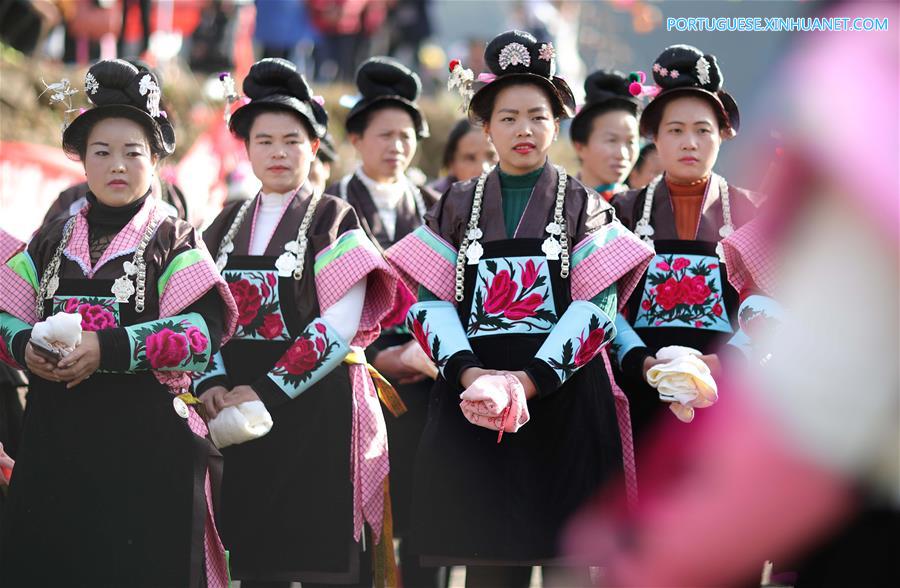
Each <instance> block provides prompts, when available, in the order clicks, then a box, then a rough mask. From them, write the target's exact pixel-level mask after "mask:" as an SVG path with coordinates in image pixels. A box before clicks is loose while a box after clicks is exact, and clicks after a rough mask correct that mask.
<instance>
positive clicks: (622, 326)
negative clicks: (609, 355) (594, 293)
mask: <svg viewBox="0 0 900 588" xmlns="http://www.w3.org/2000/svg"><path fill="white" fill-rule="evenodd" d="M615 324H616V337H615V339H613V341H612V343H610V348H611V349H612V351H613V352H614V354H615V360H616V362H617V363H618V364H619V365H620V366H621V365H622V364H623V362H624V360H625V356H626V355H628V353H629V352H630V351H631V350H632V349H637V348H638V347H646V346H647V345H646V344H645V343H644V341H643V340H642V339H641V337H640V335H638V334H637V332H635V330H634V329H633V328H632V326H631V325H630V324H629V323H628V321H627V320H625V317H624V316H622V314H621V313H619V314H617V315H616V322H615Z"/></svg>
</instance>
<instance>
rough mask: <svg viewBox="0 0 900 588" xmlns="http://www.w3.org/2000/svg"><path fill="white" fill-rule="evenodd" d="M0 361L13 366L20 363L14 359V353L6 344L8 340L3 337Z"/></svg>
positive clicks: (0, 346) (0, 341) (0, 340)
mask: <svg viewBox="0 0 900 588" xmlns="http://www.w3.org/2000/svg"><path fill="white" fill-rule="evenodd" d="M0 361H2V362H3V363H7V364H9V365H13V366H18V365H19V364H17V363H16V360H15V359H13V356H12V353H10V352H9V347H7V346H6V341H4V340H3V339H0Z"/></svg>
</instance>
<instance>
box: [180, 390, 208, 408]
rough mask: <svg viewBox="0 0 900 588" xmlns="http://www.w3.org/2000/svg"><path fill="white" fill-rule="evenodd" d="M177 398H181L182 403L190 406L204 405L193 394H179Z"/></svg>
mask: <svg viewBox="0 0 900 588" xmlns="http://www.w3.org/2000/svg"><path fill="white" fill-rule="evenodd" d="M175 398H180V399H181V401H182V402H184V403H185V404H187V405H188V406H190V405H191V404H202V403H201V402H200V399H199V398H197V397H196V396H194V395H193V394H192V393H191V392H184V393H183V394H179V395H178V396H176V397H175Z"/></svg>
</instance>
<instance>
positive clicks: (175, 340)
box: [145, 329, 188, 369]
mask: <svg viewBox="0 0 900 588" xmlns="http://www.w3.org/2000/svg"><path fill="white" fill-rule="evenodd" d="M145 343H146V345H147V359H149V360H150V367H152V368H154V369H159V368H165V367H177V366H178V365H179V364H181V362H182V361H184V360H185V358H186V357H187V356H188V340H187V339H186V338H185V336H184V335H181V334H179V333H175V332H174V331H172V330H171V329H163V330H161V331H159V332H158V333H153V334H152V335H149V336H148V337H147V339H146V341H145Z"/></svg>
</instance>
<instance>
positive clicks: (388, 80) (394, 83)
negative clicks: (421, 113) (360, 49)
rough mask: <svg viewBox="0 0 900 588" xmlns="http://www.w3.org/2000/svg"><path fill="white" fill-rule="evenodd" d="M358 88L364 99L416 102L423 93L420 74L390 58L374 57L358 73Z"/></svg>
mask: <svg viewBox="0 0 900 588" xmlns="http://www.w3.org/2000/svg"><path fill="white" fill-rule="evenodd" d="M356 86H357V87H358V88H359V92H360V94H362V96H363V99H365V100H371V99H372V98H378V97H379V96H399V97H401V98H405V99H406V100H409V101H410V102H415V101H416V100H417V99H418V98H419V94H421V93H422V82H421V80H420V79H419V76H418V74H416V72H414V71H412V70H411V69H409V68H408V67H406V66H405V65H403V64H402V63H400V62H398V61H395V60H393V59H391V58H389V57H373V58H371V59H369V60H368V61H366V62H365V63H363V64H362V65H361V66H360V67H359V69H358V70H357V71H356Z"/></svg>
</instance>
